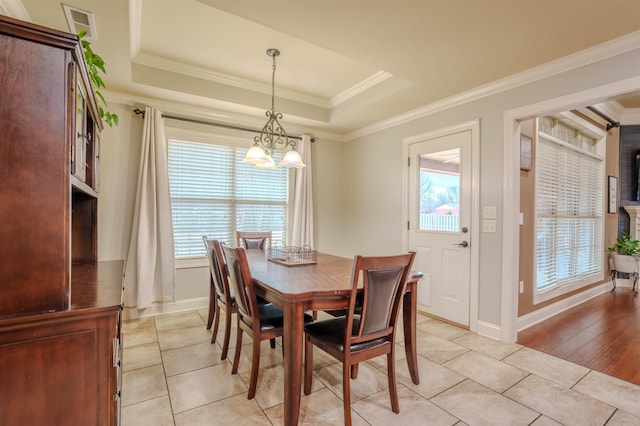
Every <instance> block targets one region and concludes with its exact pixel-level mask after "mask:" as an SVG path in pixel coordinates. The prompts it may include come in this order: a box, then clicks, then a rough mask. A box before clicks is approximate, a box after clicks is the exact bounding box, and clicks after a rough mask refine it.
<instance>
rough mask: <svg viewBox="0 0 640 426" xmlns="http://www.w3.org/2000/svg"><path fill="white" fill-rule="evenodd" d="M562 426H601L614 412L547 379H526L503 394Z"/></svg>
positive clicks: (606, 406)
mask: <svg viewBox="0 0 640 426" xmlns="http://www.w3.org/2000/svg"><path fill="white" fill-rule="evenodd" d="M504 395H505V396H507V397H509V398H511V399H513V400H515V401H518V402H520V403H522V404H524V405H526V406H527V407H530V408H531V409H533V410H536V411H537V412H539V413H542V414H544V415H545V416H547V417H549V418H551V419H553V420H555V421H557V422H560V423H562V424H563V425H567V426H569V425H576V426H582V425H585V426H586V425H594V426H596V425H603V424H605V423H606V421H607V419H608V418H609V417H610V416H611V415H612V414H613V412H614V410H615V409H614V408H613V407H612V406H610V405H608V404H605V403H604V402H601V401H598V400H595V399H593V398H591V397H588V396H586V395H584V394H581V393H579V392H576V391H574V390H571V389H567V388H565V387H563V386H560V385H558V384H556V383H553V382H551V381H549V380H547V379H543V378H541V377H538V376H536V375H533V374H531V375H529V376H528V377H527V378H525V379H524V380H522V381H521V382H520V383H518V384H517V385H515V386H514V387H512V388H511V389H509V390H508V391H506V392H505V393H504Z"/></svg>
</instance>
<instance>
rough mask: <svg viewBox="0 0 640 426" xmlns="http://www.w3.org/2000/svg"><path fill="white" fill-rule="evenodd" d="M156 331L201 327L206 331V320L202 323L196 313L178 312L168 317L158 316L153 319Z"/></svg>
mask: <svg viewBox="0 0 640 426" xmlns="http://www.w3.org/2000/svg"><path fill="white" fill-rule="evenodd" d="M155 320H156V329H157V330H158V331H161V330H175V329H178V328H187V327H203V328H205V329H206V325H207V322H206V319H205V320H204V321H203V320H202V317H201V316H200V315H198V313H197V312H196V311H188V312H180V313H177V314H170V315H159V316H157V317H155Z"/></svg>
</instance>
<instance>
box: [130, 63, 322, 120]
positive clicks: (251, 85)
mask: <svg viewBox="0 0 640 426" xmlns="http://www.w3.org/2000/svg"><path fill="white" fill-rule="evenodd" d="M133 63H136V64H140V65H146V66H148V67H152V68H158V69H162V70H167V71H171V72H175V73H178V74H183V75H188V76H190V77H195V78H200V79H203V80H207V81H212V82H214V83H219V84H224V85H226V86H232V87H238V88H241V89H245V90H251V91H254V92H258V93H265V94H269V95H270V94H271V83H269V84H263V83H258V82H255V81H252V80H248V79H244V78H239V77H235V76H232V75H229V74H223V73H219V72H215V71H210V70H206V69H203V68H200V67H196V66H193V65H188V64H184V63H180V62H176V61H172V60H169V59H165V58H160V57H158V56H155V55H150V54H148V53H139V54H137V55H136V56H135V58H134V60H133ZM278 97H281V98H286V99H290V100H293V101H297V102H302V103H305V104H309V105H313V106H317V107H320V108H329V101H328V100H327V99H324V98H320V97H317V96H311V95H306V94H303V93H300V92H297V91H294V90H287V89H283V88H278Z"/></svg>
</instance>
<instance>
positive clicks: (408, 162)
mask: <svg viewBox="0 0 640 426" xmlns="http://www.w3.org/2000/svg"><path fill="white" fill-rule="evenodd" d="M407 166H409V167H411V157H409V158H407Z"/></svg>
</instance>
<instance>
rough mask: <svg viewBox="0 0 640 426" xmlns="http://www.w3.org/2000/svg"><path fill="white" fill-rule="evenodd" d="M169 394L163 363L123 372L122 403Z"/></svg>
mask: <svg viewBox="0 0 640 426" xmlns="http://www.w3.org/2000/svg"><path fill="white" fill-rule="evenodd" d="M166 394H167V383H166V380H165V378H164V370H163V368H162V365H154V366H151V367H145V368H139V369H137V370H132V371H125V372H123V373H122V405H123V406H124V407H126V406H127V405H131V404H135V403H137V402H142V401H147V400H149V399H153V398H157V397H159V396H162V395H166Z"/></svg>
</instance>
